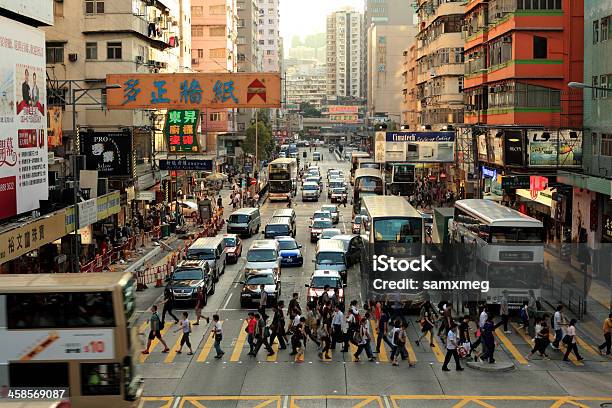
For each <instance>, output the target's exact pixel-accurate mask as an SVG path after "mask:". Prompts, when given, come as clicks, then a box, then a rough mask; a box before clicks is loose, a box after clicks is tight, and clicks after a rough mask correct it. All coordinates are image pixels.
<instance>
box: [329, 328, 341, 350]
mask: <svg viewBox="0 0 612 408" xmlns="http://www.w3.org/2000/svg"><path fill="white" fill-rule="evenodd" d="M331 337H332V340H331V349H332V350H334V349H335V348H336V343H342V326H341V325H339V324H334V332H333V333H332V336H331Z"/></svg>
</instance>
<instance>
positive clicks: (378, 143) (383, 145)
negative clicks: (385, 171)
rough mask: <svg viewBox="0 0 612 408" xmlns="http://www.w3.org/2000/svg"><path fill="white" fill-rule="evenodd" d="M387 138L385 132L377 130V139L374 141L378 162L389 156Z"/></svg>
mask: <svg viewBox="0 0 612 408" xmlns="http://www.w3.org/2000/svg"><path fill="white" fill-rule="evenodd" d="M386 154H387V140H386V135H385V132H376V139H375V142H374V161H375V162H376V163H384V162H385V161H386V160H387V158H386Z"/></svg>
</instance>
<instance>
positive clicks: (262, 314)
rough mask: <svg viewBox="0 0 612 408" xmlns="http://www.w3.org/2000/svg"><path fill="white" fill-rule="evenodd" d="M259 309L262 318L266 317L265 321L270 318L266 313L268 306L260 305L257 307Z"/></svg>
mask: <svg viewBox="0 0 612 408" xmlns="http://www.w3.org/2000/svg"><path fill="white" fill-rule="evenodd" d="M257 311H258V312H259V314H260V315H261V318H262V319H264V322H265V321H266V320H268V315H267V314H266V306H265V305H264V306H259V309H257Z"/></svg>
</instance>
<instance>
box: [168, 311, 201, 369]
mask: <svg viewBox="0 0 612 408" xmlns="http://www.w3.org/2000/svg"><path fill="white" fill-rule="evenodd" d="M194 323H195V320H194V321H192V322H191V324H192V325H193V324H194ZM181 338H183V330H180V331H179V336H178V338H177V339H176V342H175V343H174V347H171V348H170V352H169V353H168V355H167V356H166V358H165V360H164V363H173V362H174V359H175V358H176V355H177V354H178V353H177V352H176V351H177V350H178V349H179V347H181ZM189 340H190V341H191V340H192V339H191V338H190V339H189ZM192 347H193V345H192ZM186 350H187V351H185V352H186V353H187V352H189V349H186Z"/></svg>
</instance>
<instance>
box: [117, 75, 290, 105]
mask: <svg viewBox="0 0 612 408" xmlns="http://www.w3.org/2000/svg"><path fill="white" fill-rule="evenodd" d="M106 83H107V84H118V85H121V88H118V89H109V90H108V93H107V106H108V108H109V109H151V108H152V107H155V108H159V109H201V108H203V107H206V108H279V107H280V101H281V95H280V75H279V74H278V73H225V74H206V73H190V74H117V75H115V74H109V75H107V76H106Z"/></svg>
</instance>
